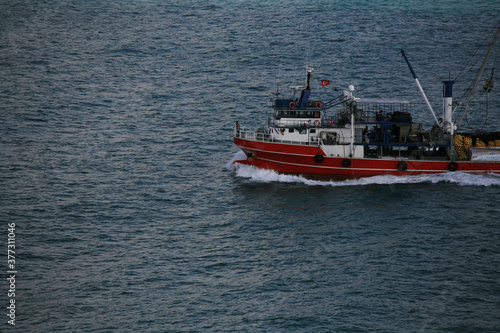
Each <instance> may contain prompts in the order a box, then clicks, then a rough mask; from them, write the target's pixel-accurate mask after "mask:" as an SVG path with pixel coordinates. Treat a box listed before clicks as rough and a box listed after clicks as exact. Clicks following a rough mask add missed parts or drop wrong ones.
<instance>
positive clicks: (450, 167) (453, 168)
mask: <svg viewBox="0 0 500 333" xmlns="http://www.w3.org/2000/svg"><path fill="white" fill-rule="evenodd" d="M448 170H450V171H457V170H458V164H457V162H450V163H448Z"/></svg>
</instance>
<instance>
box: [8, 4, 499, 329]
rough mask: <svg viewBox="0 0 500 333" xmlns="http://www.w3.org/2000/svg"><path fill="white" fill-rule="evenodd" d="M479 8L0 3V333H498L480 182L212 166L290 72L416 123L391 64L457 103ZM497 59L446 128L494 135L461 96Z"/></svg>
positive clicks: (484, 18)
mask: <svg viewBox="0 0 500 333" xmlns="http://www.w3.org/2000/svg"><path fill="white" fill-rule="evenodd" d="M499 9H500V7H499V5H498V3H496V2H495V1H486V0H484V1H474V2H470V1H418V2H408V1H390V0H385V1H362V0H353V1H321V0H313V1H291V0H290V1H284V0H283V1H226V0H219V1H180V0H177V1H175V0H170V1H162V0H155V1H153V0H141V1H139V0H119V1H95V0H90V1H58V0H55V1H23V0H21V1H3V2H2V3H1V4H0V78H1V80H0V112H1V117H0V219H1V220H2V228H3V230H4V231H3V232H2V233H0V237H3V242H4V244H5V246H4V247H3V248H4V250H3V251H4V256H2V257H3V258H4V259H3V260H4V263H3V264H2V267H3V268H2V269H3V272H2V276H4V279H3V281H4V283H3V284H1V286H2V287H1V288H2V290H1V292H0V293H1V294H2V295H3V296H2V297H0V299H1V304H3V305H2V307H3V309H4V310H3V314H2V316H3V318H4V319H3V320H4V321H3V322H2V323H1V324H0V325H2V326H1V327H2V328H1V329H0V330H1V331H10V330H12V331H19V332H136V331H142V332H203V331H207V332H224V331H237V332H240V331H242V332H498V331H500V311H499V306H500V287H499V283H498V282H499V280H500V269H499V267H500V227H499V222H498V221H499V216H500V207H499V200H500V178H499V177H498V176H495V175H469V174H463V173H460V172H455V173H447V174H442V175H432V176H413V177H393V176H377V177H371V178H364V179H356V180H346V181H340V182H334V181H323V182H320V181H313V180H308V179H305V178H303V177H301V176H291V175H280V174H277V173H275V172H272V171H265V170H259V169H256V168H253V167H251V166H236V165H233V164H232V163H231V162H232V161H233V160H234V159H237V158H241V153H238V149H237V148H236V147H235V146H234V145H233V144H232V139H231V136H232V134H233V126H234V122H235V121H239V122H240V124H241V126H242V127H244V128H247V129H252V130H254V129H255V128H257V127H258V126H262V125H265V124H266V123H267V117H268V116H269V115H270V112H271V109H270V108H269V105H270V102H269V100H270V98H272V97H273V96H274V95H273V94H272V93H273V92H276V90H277V89H279V90H280V91H281V93H282V96H288V86H290V85H301V84H302V85H303V84H304V82H305V68H306V66H309V67H313V68H314V71H313V78H312V89H313V96H315V98H319V99H322V100H323V101H328V100H329V99H331V98H334V97H335V96H337V95H338V93H339V91H341V90H343V89H346V87H347V86H348V85H350V84H352V85H354V86H355V88H356V92H355V95H357V96H359V97H382V98H383V97H391V98H393V97H397V98H406V99H408V100H409V101H411V102H412V103H413V112H414V117H415V120H416V121H418V122H421V123H423V124H424V125H425V126H426V127H429V126H432V124H433V123H432V122H433V117H432V116H431V114H430V112H429V111H428V110H427V108H426V106H425V103H423V100H422V97H421V96H420V93H419V91H418V90H417V88H416V86H415V83H414V80H413V78H412V77H411V75H410V73H409V70H408V68H407V66H406V64H405V63H404V62H403V59H402V58H401V55H399V51H400V49H405V50H406V51H407V53H408V55H409V57H410V61H411V62H412V63H413V65H414V68H415V71H416V72H417V74H418V76H419V80H420V82H421V83H422V86H423V87H424V90H425V92H426V94H427V95H428V98H429V100H430V101H431V103H432V105H433V106H434V108H435V110H436V112H438V113H439V112H441V105H442V104H441V103H442V102H441V98H442V88H441V84H442V83H441V81H443V80H447V79H449V78H451V79H456V81H457V82H456V83H455V87H454V88H455V99H456V100H460V101H462V102H463V101H464V100H465V99H466V97H467V89H468V88H469V86H470V84H471V82H472V81H473V80H474V78H475V75H476V74H475V73H477V69H478V67H479V65H480V60H477V59H479V58H480V57H479V56H480V55H484V53H482V51H478V50H484V49H485V46H487V44H488V43H489V40H486V37H487V36H488V35H489V36H490V37H491V32H492V30H493V29H494V26H495V24H496V22H497V20H498V12H499ZM498 58H499V51H498V47H496V48H495V50H494V52H493V54H492V60H491V62H490V63H489V65H488V67H487V69H486V71H485V73H484V75H483V78H482V80H481V84H480V85H479V88H478V92H479V95H478V97H477V99H475V100H474V102H473V103H472V104H471V112H470V113H468V115H467V117H466V118H465V120H464V122H463V125H462V129H463V130H471V131H472V130H497V131H498V125H499V120H500V116H499V113H498V112H499V110H500V99H499V97H498V96H499V95H498V92H497V89H496V88H494V91H493V92H492V93H490V94H485V93H484V92H481V89H482V85H483V84H484V82H485V80H486V79H487V78H488V77H489V76H490V75H491V71H492V66H493V67H494V66H495V65H497V68H498V61H497V59H498ZM471 66H473V67H474V70H473V71H469V70H468V69H469V67H471ZM499 73H500V71H498V69H497V70H496V71H495V72H494V78H495V79H496V80H497V81H498V75H499ZM320 80H330V81H331V85H330V86H327V87H321V84H320ZM336 90H337V91H336ZM486 102H488V103H486ZM486 104H487V105H488V106H487V107H486ZM455 116H457V115H455ZM9 224H10V225H11V226H12V225H15V228H14V230H13V232H9V230H8V229H9ZM11 236H12V237H11ZM8 244H11V245H12V244H14V245H15V249H13V248H12V247H10V248H8V247H7V245H8ZM8 249H13V250H15V253H10V254H11V255H14V256H15V259H14V260H15V262H14V263H13V265H14V266H13V267H9V266H8V260H9V258H8V257H7V255H8V254H9V253H8ZM10 260H12V259H10ZM12 271H15V273H8V272H12ZM11 275H15V283H14V294H15V295H12V293H11V292H9V290H11V289H12V284H11V281H9V280H7V278H9V277H10V276H11ZM12 301H14V304H15V309H14V310H13V311H14V315H15V317H14V321H13V319H12V316H11V317H9V315H12V310H10V309H7V307H9V306H10V304H12V303H11V302H12ZM8 321H11V323H8ZM13 323H15V326H14V325H12V324H13Z"/></svg>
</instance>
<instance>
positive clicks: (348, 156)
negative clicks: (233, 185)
mask: <svg viewBox="0 0 500 333" xmlns="http://www.w3.org/2000/svg"><path fill="white" fill-rule="evenodd" d="M499 33H500V26H499V28H498V30H497V31H496V34H495V35H494V37H493V40H492V42H491V43H490V45H489V49H488V52H487V54H486V57H485V59H484V61H483V65H482V66H481V69H480V71H479V73H478V75H477V78H476V81H477V82H476V83H475V84H474V88H473V89H472V92H471V94H470V98H472V94H473V91H474V90H475V89H476V87H477V86H478V83H479V80H480V78H481V75H482V72H483V71H484V67H485V66H486V63H487V61H488V58H489V56H490V54H491V52H492V50H493V46H494V44H495V41H496V39H497V37H498V35H499ZM401 54H402V56H403V58H404V60H405V62H406V64H407V65H408V68H409V70H410V72H411V74H412V76H413V78H414V80H415V83H416V85H417V87H418V89H419V90H420V93H421V95H422V97H423V99H424V100H425V103H426V105H427V107H428V108H429V110H430V113H431V115H432V116H433V118H434V121H435V123H434V125H433V126H432V128H430V129H427V130H426V129H424V126H423V125H422V124H420V123H417V122H416V121H415V120H414V119H413V117H412V112H411V104H410V103H409V102H408V101H407V100H404V99H368V98H358V97H356V96H355V95H356V93H355V89H354V87H353V86H352V85H351V86H349V87H348V89H346V90H345V91H343V92H342V93H341V94H340V95H338V96H336V97H334V98H333V99H331V100H329V101H326V102H323V101H321V100H318V99H314V98H312V97H311V95H312V94H311V76H312V72H313V69H312V68H307V67H306V84H305V86H302V87H291V90H292V92H291V95H290V97H288V98H280V97H281V96H280V95H279V94H277V96H276V98H275V99H274V101H273V104H272V108H273V114H272V117H270V118H269V119H268V121H267V126H264V127H261V128H258V129H257V130H256V131H248V130H246V129H245V128H243V127H242V126H241V125H240V124H239V123H238V122H236V126H235V128H234V137H233V142H234V144H235V145H236V146H237V147H238V148H240V149H241V150H242V151H243V152H244V153H245V155H246V159H244V160H236V161H234V163H239V164H246V165H252V166H255V167H258V168H261V169H268V170H274V171H276V172H278V173H284V174H300V175H303V176H305V177H307V178H321V179H323V178H329V179H348V178H359V177H369V176H376V175H420V174H437V173H445V172H466V173H492V174H500V132H479V133H477V132H471V133H465V132H459V130H458V129H459V127H460V124H461V122H462V119H463V117H464V114H465V112H466V111H467V107H468V105H469V103H470V99H468V101H467V103H466V105H465V107H464V110H463V112H462V113H461V117H459V116H456V117H455V118H456V119H457V121H453V115H454V113H455V111H456V109H457V106H456V104H454V102H453V84H454V83H455V82H454V81H453V80H446V81H443V85H444V87H443V111H442V116H440V117H438V116H437V115H436V113H435V112H434V110H433V108H432V106H431V104H430V103H429V101H428V99H427V97H426V95H425V93H424V90H423V89H422V86H421V84H420V82H419V80H418V77H417V75H416V74H415V71H414V69H413V67H412V65H411V64H410V61H409V59H408V57H407V54H406V52H405V51H404V50H401ZM328 84H329V82H328V81H322V85H328ZM490 86H491V87H492V86H493V82H490ZM299 93H300V96H298V95H299ZM458 114H459V115H460V113H458Z"/></svg>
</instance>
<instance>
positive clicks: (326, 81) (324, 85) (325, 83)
mask: <svg viewBox="0 0 500 333" xmlns="http://www.w3.org/2000/svg"><path fill="white" fill-rule="evenodd" d="M329 84H330V81H328V80H324V81H321V85H322V86H323V87H326V86H327V85H329Z"/></svg>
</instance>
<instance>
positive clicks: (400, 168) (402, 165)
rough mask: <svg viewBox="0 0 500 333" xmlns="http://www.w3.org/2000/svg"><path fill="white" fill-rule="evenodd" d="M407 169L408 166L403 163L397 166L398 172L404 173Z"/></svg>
mask: <svg viewBox="0 0 500 333" xmlns="http://www.w3.org/2000/svg"><path fill="white" fill-rule="evenodd" d="M406 169H408V164H407V163H406V162H405V161H401V162H399V164H398V170H399V171H406Z"/></svg>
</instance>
